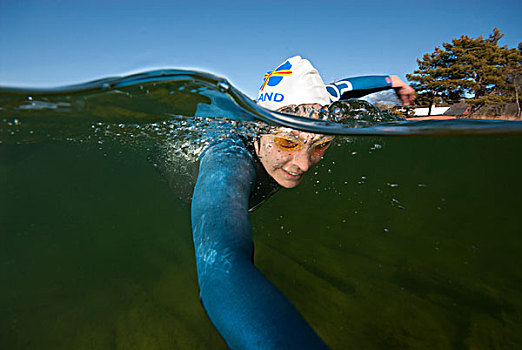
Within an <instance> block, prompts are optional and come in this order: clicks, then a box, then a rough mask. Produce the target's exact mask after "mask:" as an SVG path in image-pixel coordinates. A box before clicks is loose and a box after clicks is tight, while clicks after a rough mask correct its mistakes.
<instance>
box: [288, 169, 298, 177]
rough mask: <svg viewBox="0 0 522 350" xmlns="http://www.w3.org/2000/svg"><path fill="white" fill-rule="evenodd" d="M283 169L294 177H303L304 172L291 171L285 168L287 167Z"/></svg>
mask: <svg viewBox="0 0 522 350" xmlns="http://www.w3.org/2000/svg"><path fill="white" fill-rule="evenodd" d="M283 171H284V172H285V173H287V174H288V175H291V176H292V177H301V176H302V175H303V173H302V172H300V173H294V172H293V171H289V170H285V169H283Z"/></svg>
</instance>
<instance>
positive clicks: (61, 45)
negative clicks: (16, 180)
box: [0, 0, 522, 97]
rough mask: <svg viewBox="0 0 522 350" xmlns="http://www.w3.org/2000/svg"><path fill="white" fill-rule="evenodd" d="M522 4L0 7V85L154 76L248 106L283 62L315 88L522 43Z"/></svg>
mask: <svg viewBox="0 0 522 350" xmlns="http://www.w3.org/2000/svg"><path fill="white" fill-rule="evenodd" d="M521 13H522V1H520V0H517V1H514V0H513V1H511V0H510V1H508V0H497V1H496V2H494V1H491V0H490V1H482V0H474V1H468V0H465V1H459V0H453V1H446V0H439V1H422V0H417V1H400V0H396V1H390V0H387V1H380V0H379V1H354V2H352V1H346V0H345V1H326V0H322V1H321V0H316V1H307V0H301V1H284V0H280V1H272V0H266V1H226V0H221V1H203V0H201V1H197V0H192V1H190V0H189V1H175V0H171V1H157V0H150V1H134V0H125V1H122V0H112V1H111V0H104V1H99V0H91V1H85V0H84V1H76V0H69V1H65V0H47V1H43V0H26V1H15V0H0V33H1V34H0V48H1V49H0V85H2V86H34V87H41V86H59V85H66V84H72V83H79V82H85V81H89V80H94V79H98V78H103V77H107V76H114V75H125V74H128V73H131V72H139V71H145V70H150V69H153V68H184V69H196V70H201V71H206V72H210V73H213V74H217V75H220V76H223V77H225V78H227V79H228V80H229V81H230V82H231V83H232V84H233V85H235V86H236V87H238V88H239V89H240V90H242V91H243V92H245V93H247V94H248V95H249V96H251V97H256V94H257V89H258V88H259V86H260V85H261V80H262V77H263V75H264V73H265V72H266V71H267V70H269V69H271V68H275V66H277V65H278V64H279V63H281V62H282V61H283V60H284V59H285V58H288V57H290V56H293V55H301V56H303V57H306V58H308V59H310V60H311V61H312V63H313V64H314V65H315V66H316V68H317V69H318V70H319V72H320V73H321V75H322V76H323V79H324V80H325V82H326V83H328V82H330V81H332V80H334V79H340V78H344V77H349V76H357V75H365V74H397V75H399V76H400V77H402V78H404V76H405V74H406V73H411V72H412V71H413V70H414V69H415V68H416V67H417V64H416V59H417V58H420V57H422V55H423V54H424V53H426V52H431V51H433V49H434V47H435V46H437V45H440V44H441V43H442V42H448V41H451V39H452V38H454V37H458V36H460V35H463V34H465V35H469V36H472V37H476V36H478V35H484V36H487V35H489V34H490V33H491V32H492V29H493V27H494V26H497V27H498V28H499V29H500V30H501V31H502V32H503V33H504V34H505V37H504V38H503V39H502V41H501V44H502V45H508V46H509V47H515V46H516V45H517V44H518V42H520V41H522V25H521V23H520V14H521Z"/></svg>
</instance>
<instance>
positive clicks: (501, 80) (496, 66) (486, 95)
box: [406, 28, 521, 112]
mask: <svg viewBox="0 0 522 350" xmlns="http://www.w3.org/2000/svg"><path fill="white" fill-rule="evenodd" d="M503 36H504V34H502V33H501V32H500V30H499V29H498V28H494V29H493V33H492V34H490V35H489V37H488V38H486V39H484V38H483V37H482V36H479V37H477V38H475V39H474V38H470V37H469V36H467V35H462V36H461V37H460V38H455V39H453V40H452V42H451V43H443V44H442V48H440V47H436V48H435V51H434V52H433V53H431V54H430V53H427V54H425V55H424V57H423V58H422V60H417V64H418V65H419V69H417V70H415V71H414V72H413V74H407V75H406V76H407V78H408V79H409V80H410V81H414V82H416V83H414V85H415V87H416V88H417V89H418V94H419V101H420V102H427V103H428V105H429V106H430V111H431V106H432V105H433V104H434V103H435V102H438V101H437V99H438V100H439V101H443V102H447V103H454V102H457V101H459V100H461V99H462V98H467V102H468V103H469V104H470V105H471V111H472V112H473V111H476V110H477V109H478V108H480V107H481V106H483V105H484V104H488V103H502V102H507V101H512V100H514V99H516V98H518V97H517V96H519V92H518V91H519V86H520V64H521V59H520V52H521V51H520V49H519V50H517V49H508V48H507V47H506V46H503V47H500V46H498V41H499V40H500V39H501V38H502V37H503ZM520 47H521V45H519V48H520ZM517 72H518V73H517ZM513 86H516V88H513ZM517 103H518V100H517Z"/></svg>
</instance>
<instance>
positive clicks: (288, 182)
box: [274, 169, 305, 188]
mask: <svg viewBox="0 0 522 350" xmlns="http://www.w3.org/2000/svg"><path fill="white" fill-rule="evenodd" d="M304 174H305V173H304V172H299V173H294V172H289V171H286V170H284V169H279V170H278V171H277V172H276V174H274V175H275V176H274V180H275V181H276V182H277V183H278V184H279V185H280V186H282V187H285V188H294V187H296V186H297V185H299V183H301V180H302V179H303V176H304Z"/></svg>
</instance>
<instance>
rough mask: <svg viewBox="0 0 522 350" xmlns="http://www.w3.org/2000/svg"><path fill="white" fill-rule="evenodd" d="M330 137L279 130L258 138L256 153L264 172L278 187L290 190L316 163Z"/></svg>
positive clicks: (329, 141)
mask: <svg viewBox="0 0 522 350" xmlns="http://www.w3.org/2000/svg"><path fill="white" fill-rule="evenodd" d="M331 141H332V137H327V136H324V135H320V134H311V133H307V132H301V131H297V130H292V129H286V128H280V129H278V130H277V131H276V132H274V133H273V134H266V135H262V136H261V138H260V139H259V144H258V145H257V147H256V152H257V155H258V157H259V159H260V160H261V163H262V164H263V166H264V168H265V169H266V171H267V173H268V174H269V175H270V176H272V178H273V179H274V180H275V181H276V182H277V183H278V184H279V185H281V186H283V187H286V188H293V187H295V186H297V185H298V184H299V183H300V182H301V180H302V179H303V176H304V174H305V173H306V172H307V171H308V170H310V168H312V167H313V166H314V165H315V164H317V163H318V162H319V161H320V160H321V158H322V157H323V154H324V152H325V151H326V149H327V148H328V146H329V145H330V143H331Z"/></svg>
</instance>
